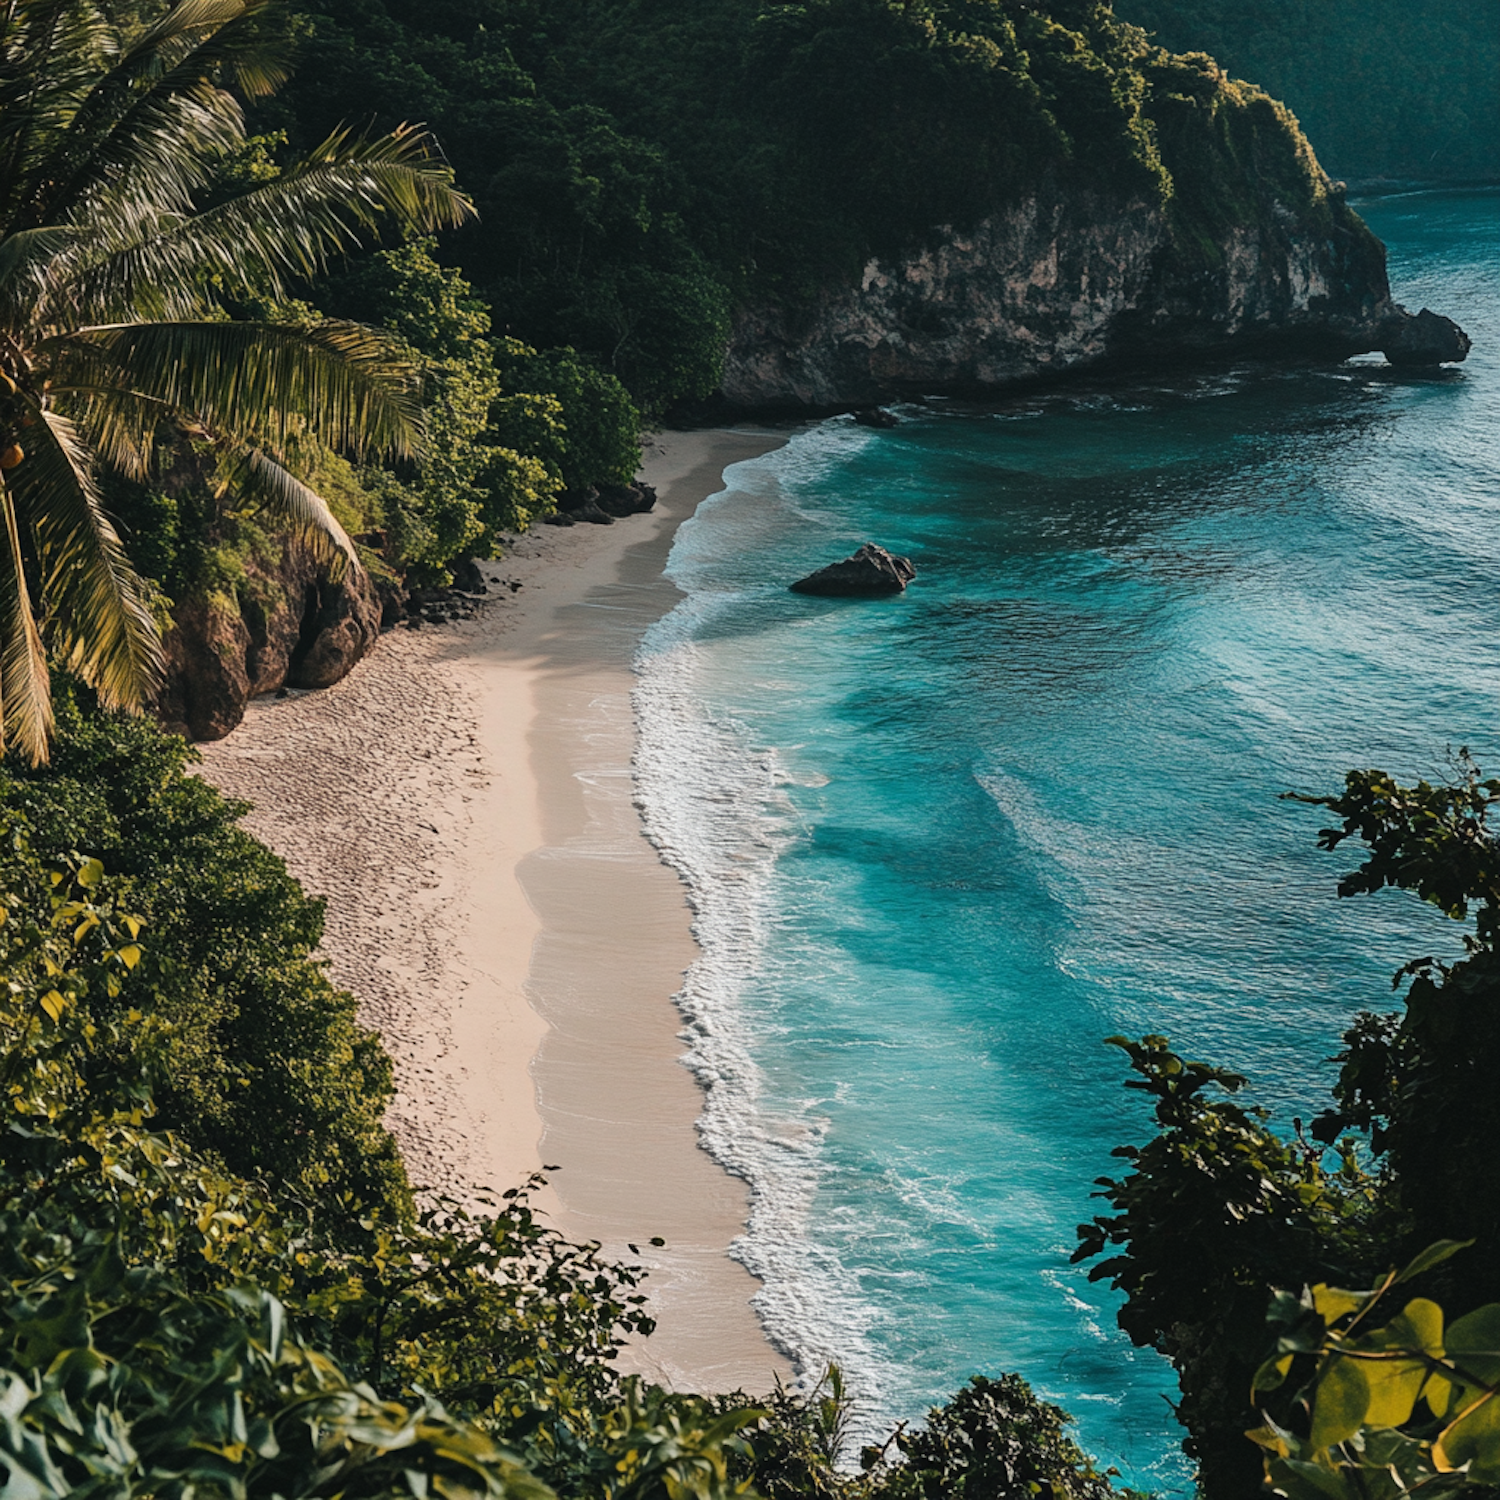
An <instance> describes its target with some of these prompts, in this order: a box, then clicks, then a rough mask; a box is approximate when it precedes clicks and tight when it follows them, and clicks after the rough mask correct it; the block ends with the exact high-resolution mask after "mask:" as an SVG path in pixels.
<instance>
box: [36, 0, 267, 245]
mask: <svg viewBox="0 0 1500 1500" xmlns="http://www.w3.org/2000/svg"><path fill="white" fill-rule="evenodd" d="M264 4H265V0H179V3H178V4H177V5H175V6H174V7H173V8H172V9H171V10H170V11H168V12H167V14H166V15H165V16H164V17H163V18H162V19H161V20H160V21H159V22H158V23H157V24H156V25H155V26H152V27H150V28H148V29H147V31H146V32H145V33H143V34H142V36H141V37H140V38H139V39H138V40H137V41H136V43H135V44H134V45H133V46H132V47H131V48H130V49H129V50H128V51H127V52H125V53H124V54H123V56H122V57H121V58H120V59H119V61H118V62H117V63H116V64H115V66H113V67H112V68H110V69H108V70H107V71H106V72H105V73H104V76H103V77H96V78H95V80H94V81H93V83H92V86H91V87H90V88H89V89H88V91H87V93H86V94H85V95H84V96H83V97H82V98H81V99H80V100H78V101H77V106H76V109H75V110H74V113H73V115H72V117H71V118H70V119H69V120H68V121H67V124H66V127H65V128H64V129H62V130H61V131H59V132H57V134H56V138H55V139H54V141H53V142H52V145H51V149H50V150H49V151H48V152H47V154H46V156H45V157H44V159H42V160H41V161H39V162H37V163H36V164H35V165H34V167H33V170H32V173H31V176H30V178H29V179H28V181H27V182H26V184H25V185H24V187H22V188H21V189H20V190H19V193H18V197H19V201H20V211H19V212H20V216H19V218H18V219H17V221H16V222H19V223H23V224H26V223H38V222H43V221H46V220H53V221H56V220H60V219H62V218H64V217H71V218H74V219H75V220H76V219H80V218H93V219H95V220H96V221H97V220H99V219H101V218H102V219H104V220H105V221H114V220H118V219H119V217H120V215H121V213H122V210H123V211H124V212H126V213H127V214H139V213H140V212H141V210H142V208H144V209H145V210H146V211H147V215H146V216H147V217H150V216H151V215H152V214H156V215H159V214H160V213H163V212H169V211H178V212H186V211H187V210H188V208H189V207H190V200H191V195H192V193H193V192H195V191H196V190H197V189H199V188H201V187H203V186H205V185H206V183H207V182H208V181H209V179H210V175H211V171H212V165H213V162H214V161H215V159H216V158H217V157H218V156H219V155H221V154H222V153H223V152H224V151H227V150H232V149H233V148H234V147H235V146H236V145H238V144H239V142H240V141H241V140H243V138H244V122H243V118H242V116H241V113H240V108H239V105H238V104H237V102H236V101H235V100H234V99H233V97H232V96H231V95H229V94H228V93H226V92H225V91H224V90H223V89H222V88H220V87H219V86H218V84H217V82H216V80H217V79H218V78H219V77H220V75H222V74H223V73H225V72H226V71H227V72H229V73H230V74H232V75H233V77H234V78H235V80H236V82H238V83H240V84H241V86H242V87H245V88H246V91H247V92H250V93H266V92H269V91H270V90H271V89H273V88H274V87H276V85H277V84H279V83H280V82H281V81H282V80H283V79H284V78H285V76H286V68H285V65H284V62H283V60H282V59H281V56H280V49H279V48H278V47H277V46H276V45H274V44H272V43H268V42H267V41H266V39H265V38H264V37H263V36H262V35H261V34H260V33H259V31H258V30H257V28H256V27H255V25H254V24H253V17H254V16H255V15H256V13H257V12H258V11H260V10H261V9H262V8H263V7H264Z"/></svg>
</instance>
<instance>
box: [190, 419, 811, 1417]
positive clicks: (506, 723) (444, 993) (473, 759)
mask: <svg viewBox="0 0 1500 1500" xmlns="http://www.w3.org/2000/svg"><path fill="white" fill-rule="evenodd" d="M783 441H784V435H783V434H779V433H776V432H772V431H767V430H763V429H749V428H735V429H716V430H709V431H701V432H691V433H665V434H661V435H659V436H658V437H657V438H656V439H655V440H654V441H653V442H652V443H651V444H650V445H649V446H648V448H647V451H646V455H645V463H644V467H643V475H644V477H645V479H646V480H647V481H648V482H650V483H652V484H654V485H655V486H656V487H657V490H658V494H659V499H658V503H657V506H656V509H655V510H654V511H653V512H651V513H650V514H649V515H645V516H634V517H630V518H628V519H625V520H622V521H618V522H617V523H616V524H615V525H613V526H608V527H605V526H589V525H580V526H575V527H570V528H561V527H548V526H542V527H538V528H536V530H535V531H534V532H533V533H531V534H528V535H527V536H525V537H522V538H520V539H518V540H517V541H516V542H515V544H514V546H513V547H511V548H508V549H507V554H506V556H505V557H504V558H502V559H500V560H498V561H496V562H493V563H488V564H486V565H485V568H486V572H487V576H488V577H489V578H490V579H491V580H492V581H491V587H490V601H491V602H488V603H486V604H485V605H484V606H483V607H482V608H481V610H480V611H479V613H478V615H477V616H476V618H475V619H473V620H471V621H464V622H459V623H456V624H452V625H445V626H429V627H424V628H422V629H420V630H407V629H396V630H393V631H390V632H388V633H387V634H386V635H385V636H384V637H382V639H381V641H380V644H379V646H378V647H377V649H376V650H375V651H374V652H373V653H372V654H371V656H370V657H369V658H368V659H367V660H366V661H364V662H362V663H361V664H360V666H359V667H358V668H356V670H355V671H354V672H353V673H352V674H351V675H350V676H349V677H348V678H346V679H345V680H344V681H343V682H341V683H339V684H337V685H336V686H334V687H332V688H329V689H327V690H325V691H321V692H309V693H292V694H289V695H288V696H287V697H286V698H279V699H278V698H265V699H259V700H257V701H255V702H253V703H252V704H251V705H250V707H249V711H248V712H247V714H246V717H245V722H244V723H243V724H242V725H241V727H240V728H239V729H237V730H236V731H235V732H234V733H233V734H232V735H230V736H229V738H228V739H225V740H222V741H219V742H218V743H215V744H211V745H204V746H202V747H201V749H202V752H203V762H204V764H203V774H204V775H205V776H207V777H208V778H209V779H210V780H212V781H213V782H214V783H215V784H216V785H217V786H219V787H220V788H221V789H222V790H223V791H224V792H226V793H227V794H229V795H231V796H236V797H242V798H244V799H245V800H246V801H248V802H250V803H252V804H254V810H253V811H252V812H251V813H250V814H249V815H248V816H247V818H246V819H245V823H246V826H247V827H248V828H249V829H250V830H251V831H252V832H254V833H255V834H256V835H257V836H258V837H259V838H261V839H263V840H264V841H265V842H266V843H267V844H269V845H270V846H271V847H272V848H273V849H275V850H276V851H277V852H278V853H279V854H281V855H282V856H283V857H284V858H285V859H286V861H287V864H288V865H289V867H290V868H291V870H292V872H293V873H294V874H295V875H296V876H297V877H298V878H299V879H300V880H301V881H302V883H303V884H304V886H305V887H306V888H307V889H308V890H309V891H310V892H312V893H314V894H317V895H321V896H324V897H326V898H327V902H328V919H327V930H326V934H325V937H324V943H323V954H324V956H325V957H326V958H327V959H328V961H329V967H330V973H331V975H332V977H333V979H334V980H335V981H336V982H337V983H338V984H340V985H342V986H344V987H346V988H348V989H350V990H351V991H353V993H354V994H355V995H356V996H357V997H358V998H359V1001H360V1004H361V1007H362V1014H363V1016H364V1019H365V1020H366V1021H367V1023H368V1024H370V1025H372V1026H374V1027H375V1028H377V1029H378V1030H379V1031H380V1032H381V1034H382V1036H383V1037H384V1040H385V1044H386V1047H387V1048H388V1050H389V1051H390V1053H391V1055H392V1057H393V1059H394V1061H395V1069H396V1083H397V1099H396V1102H395V1104H394V1106H393V1108H392V1110H391V1112H390V1115H389V1117H388V1118H389V1123H390V1125H391V1127H392V1129H393V1130H394V1131H395V1132H396V1135H397V1137H398V1138H399V1140H400V1142H401V1145H402V1149H403V1152H404V1153H405V1156H406V1161H407V1166H408V1170H409V1171H410V1173H411V1175H412V1178H413V1181H414V1182H415V1183H416V1184H417V1185H418V1186H419V1187H422V1188H427V1189H437V1190H441V1191H446V1192H449V1193H452V1194H455V1195H457V1196H464V1195H466V1194H467V1193H470V1192H472V1190H473V1189H474V1188H476V1187H484V1188H493V1189H504V1188H507V1187H511V1186H515V1185H517V1184H519V1183H520V1182H521V1181H522V1179H524V1178H525V1177H526V1176H527V1174H528V1173H530V1172H532V1171H535V1170H537V1169H539V1168H540V1167H541V1166H542V1165H543V1163H546V1164H547V1165H548V1166H555V1167H557V1168H558V1169H559V1170H557V1171H556V1172H555V1173H551V1174H549V1175H550V1177H551V1185H550V1186H549V1188H548V1189H547V1190H546V1191H545V1192H544V1194H543V1195H542V1198H541V1199H540V1200H539V1202H540V1204H541V1206H542V1207H543V1208H544V1209H545V1210H546V1211H547V1212H548V1213H549V1214H550V1215H551V1216H552V1219H553V1221H554V1222H555V1223H556V1224H557V1226H558V1227H559V1228H560V1229H561V1230H562V1231H563V1232H564V1233H565V1234H567V1235H568V1236H569V1237H571V1238H574V1239H580V1240H584V1239H592V1240H598V1241H600V1242H601V1243H602V1244H603V1246H604V1247H605V1249H606V1251H608V1252H610V1253H612V1254H617V1255H619V1256H621V1257H622V1258H629V1259H638V1260H639V1261H640V1262H641V1263H643V1264H645V1265H647V1266H648V1267H649V1268H650V1270H651V1276H650V1279H649V1281H648V1283H647V1286H646V1290H647V1291H648V1292H649V1293H650V1295H651V1298H652V1310H653V1313H654V1315H655V1316H656V1318H657V1320H658V1325H659V1326H658V1329H657V1332H656V1334H655V1335H653V1337H652V1338H651V1339H650V1340H649V1341H646V1342H645V1343H644V1344H641V1345H639V1346H637V1347H634V1348H632V1349H631V1350H629V1351H627V1352H626V1355H625V1361H626V1362H627V1363H628V1364H629V1366H630V1367H632V1368H635V1369H638V1370H641V1371H643V1372H645V1373H647V1374H649V1375H651V1376H652V1378H655V1379H658V1380H662V1381H664V1382H667V1383H670V1384H673V1385H676V1386H678V1387H680V1388H692V1389H699V1390H729V1389H734V1388H743V1389H745V1390H750V1391H756V1390H764V1389H766V1388H768V1387H769V1385H770V1384H771V1382H772V1380H773V1379H774V1377H775V1376H776V1375H777V1374H781V1375H785V1374H787V1373H788V1369H789V1367H788V1366H787V1363H786V1361H785V1360H784V1359H782V1358H781V1356H780V1355H778V1354H777V1353H776V1351H775V1350H773V1349H772V1348H771V1346H770V1345H769V1344H768V1343H767V1341H766V1339H765V1337H764V1335H763V1334H762V1332H761V1329H760V1325H759V1323H758V1322H757V1321H756V1319H755V1316H754V1313H753V1312H752V1310H751V1308H750V1306H749V1299H750V1297H751V1296H752V1295H753V1293H754V1291H755V1287H756V1283H755V1282H754V1281H753V1280H752V1278H751V1277H750V1276H749V1274H748V1273H747V1272H746V1271H745V1270H744V1269H743V1268H742V1267H741V1266H739V1265H738V1264H737V1263H736V1262H734V1261H732V1260H731V1259H729V1257H728V1254H727V1251H728V1248H729V1245H730V1243H731V1241H732V1240H733V1239H734V1238H735V1236H736V1235H737V1234H739V1232H740V1231H741V1229H742V1228H743V1226H744V1220H745V1212H746V1202H747V1198H746V1190H745V1186H744V1184H743V1183H741V1182H740V1181H738V1180H736V1179H734V1178H731V1177H730V1176H729V1175H728V1174H727V1173H725V1172H724V1171H723V1170H722V1169H721V1168H720V1167H718V1166H717V1164H715V1163H714V1162H713V1161H712V1160H711V1159H710V1158H709V1157H708V1156H707V1154H706V1153H705V1152H703V1151H702V1150H701V1149H700V1148H699V1146H698V1145H697V1140H696V1135H695V1131H694V1121H695V1120H696V1118H697V1115H698V1113H699V1110H700V1107H701V1095H700V1093H699V1089H698V1085H697V1084H696V1083H695V1082H694V1080H693V1078H692V1076H691V1075H690V1074H689V1073H688V1072H687V1070H686V1069H685V1068H684V1067H682V1065H681V1064H680V1062H679V1058H680V1057H681V1055H682V1052H683V1051H684V1044H683V1043H682V1041H681V1040H680V1039H679V1037H678V1035H677V1033H678V1031H679V1030H680V1027H681V1018H680V1016H679V1015H678V1012H677V1010H676V1008H675V1006H674V1005H673V1003H672V996H673V995H674V993H675V992H676V991H677V989H678V988H679V986H680V984H681V977H682V974H683V971H684V970H685V969H686V968H687V967H688V965H689V964H690V963H691V962H692V960H693V957H694V955H695V952H696V949H695V945H694V943H693V939H692V935H691V930H690V913H689V910H688V907H687V903H686V899H685V892H684V889H683V887H682V885H681V882H680V881H679V879H678V877H677V875H676V874H675V873H674V872H673V871H672V870H670V869H669V868H667V867H666V866H665V865H663V864H662V863H661V861H660V860H659V858H658V857H657V855H656V853H655V851H654V850H653V849H652V848H651V846H650V845H649V844H648V843H647V841H646V839H645V837H644V835H643V833H642V830H641V825H640V818H639V814H638V813H637V811H636V808H635V805H634V801H633V796H632V792H633V787H632V782H631V771H630V764H631V755H632V751H633V746H634V719H633V716H632V713H631V708H630V690H631V685H632V676H631V671H630V663H631V659H632V657H633V656H634V653H635V649H636V646H637V644H638V642H639V640H640V637H641V635H642V633H643V632H644V630H645V629H646V628H647V626H648V625H649V624H650V623H651V622H652V621H653V620H655V619H656V618H658V617H659V616H660V615H661V614H663V613H665V612H666V611H667V610H669V609H671V608H672V606H673V604H674V603H675V602H676V600H677V599H678V598H679V597H680V595H679V594H678V592H677V590H676V589H675V588H674V587H673V585H672V584H671V583H670V582H669V581H668V580H667V579H666V578H664V577H663V576H662V566H663V564H664V562H665V560H666V556H667V553H668V551H669V549H670V546H671V541H672V536H673V533H674V532H675V530H676V527H677V526H678V525H679V524H680V523H681V521H682V520H684V519H685V518H686V517H687V516H689V515H691V514H692V512H693V510H694V508H695V507H696V506H697V504H698V502H699V501H700V500H702V499H703V498H704V497H705V496H707V495H709V494H712V493H714V492H716V491H717V490H719V489H720V488H722V478H721V476H722V474H723V471H724V469H725V468H726V467H727V466H728V465H730V464H733V463H736V462H739V461H741V460H743V459H747V458H751V457H754V456H756V455H758V454H760V453H763V452H765V451H767V450H768V449H770V448H773V447H776V446H778V445H779V444H780V443H781V442H783ZM517 585H519V587H517ZM653 1236H660V1237H662V1238H663V1239H665V1240H666V1246H665V1248H664V1249H654V1248H652V1247H651V1246H650V1245H649V1244H648V1241H649V1240H650V1239H651V1237H653ZM630 1244H635V1245H637V1246H639V1247H640V1251H641V1254H640V1255H639V1257H636V1256H632V1255H631V1252H630V1251H629V1249H628V1248H627V1247H628V1246H629V1245H630Z"/></svg>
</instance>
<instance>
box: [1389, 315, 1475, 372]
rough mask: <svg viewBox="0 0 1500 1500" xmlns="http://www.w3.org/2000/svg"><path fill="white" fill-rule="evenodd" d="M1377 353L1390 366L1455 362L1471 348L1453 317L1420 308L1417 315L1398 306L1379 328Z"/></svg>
mask: <svg viewBox="0 0 1500 1500" xmlns="http://www.w3.org/2000/svg"><path fill="white" fill-rule="evenodd" d="M1381 334H1382V339H1383V341H1382V343H1381V347H1380V352H1381V353H1382V354H1384V355H1385V357H1386V358H1387V359H1388V360H1390V362H1391V363H1392V364H1393V365H1446V364H1457V363H1458V362H1459V361H1460V360H1462V359H1463V358H1464V357H1465V356H1466V355H1467V354H1468V352H1469V349H1470V348H1471V347H1472V346H1471V345H1470V343H1469V335H1468V334H1466V333H1465V332H1464V331H1463V329H1462V328H1460V327H1459V326H1458V324H1457V323H1455V322H1454V321H1453V319H1452V318H1445V317H1442V316H1441V315H1440V314H1438V313H1435V312H1431V311H1429V310H1428V309H1427V308H1425V307H1424V308H1423V309H1422V311H1421V312H1419V313H1418V314H1417V315H1416V317H1412V315H1411V314H1410V313H1409V312H1407V310H1406V309H1405V308H1404V307H1401V306H1399V305H1398V306H1397V308H1396V314H1395V316H1393V317H1391V318H1389V319H1387V321H1386V323H1385V324H1384V325H1383V326H1382V328H1381Z"/></svg>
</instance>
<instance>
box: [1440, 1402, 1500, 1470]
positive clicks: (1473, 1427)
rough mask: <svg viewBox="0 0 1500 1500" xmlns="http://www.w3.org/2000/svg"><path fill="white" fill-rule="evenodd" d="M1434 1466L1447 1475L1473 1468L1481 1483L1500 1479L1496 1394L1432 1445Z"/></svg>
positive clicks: (1471, 1407) (1499, 1413)
mask: <svg viewBox="0 0 1500 1500" xmlns="http://www.w3.org/2000/svg"><path fill="white" fill-rule="evenodd" d="M1432 1457H1433V1462H1434V1463H1435V1464H1436V1465H1437V1467H1438V1469H1439V1470H1441V1471H1444V1472H1448V1471H1451V1470H1453V1469H1461V1468H1463V1466H1464V1465H1465V1464H1467V1465H1468V1466H1469V1477H1470V1478H1471V1479H1476V1480H1479V1481H1480V1482H1481V1483H1483V1482H1486V1481H1489V1480H1495V1479H1500V1398H1497V1397H1496V1395H1495V1393H1494V1392H1493V1391H1491V1392H1489V1393H1487V1394H1486V1395H1485V1396H1483V1397H1481V1398H1479V1401H1478V1404H1474V1403H1471V1404H1470V1405H1469V1406H1468V1407H1467V1408H1466V1410H1465V1412H1464V1414H1463V1415H1462V1416H1461V1417H1459V1418H1458V1420H1457V1421H1456V1422H1453V1423H1451V1424H1450V1425H1449V1426H1447V1427H1445V1428H1444V1429H1443V1431H1442V1432H1441V1433H1440V1434H1439V1435H1438V1439H1437V1441H1436V1442H1435V1443H1434V1444H1433V1445H1432Z"/></svg>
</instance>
